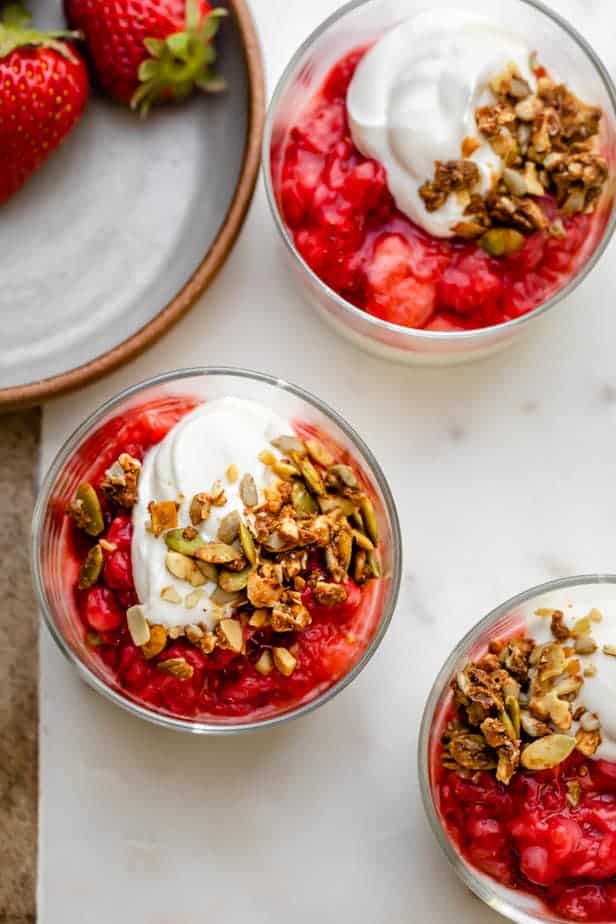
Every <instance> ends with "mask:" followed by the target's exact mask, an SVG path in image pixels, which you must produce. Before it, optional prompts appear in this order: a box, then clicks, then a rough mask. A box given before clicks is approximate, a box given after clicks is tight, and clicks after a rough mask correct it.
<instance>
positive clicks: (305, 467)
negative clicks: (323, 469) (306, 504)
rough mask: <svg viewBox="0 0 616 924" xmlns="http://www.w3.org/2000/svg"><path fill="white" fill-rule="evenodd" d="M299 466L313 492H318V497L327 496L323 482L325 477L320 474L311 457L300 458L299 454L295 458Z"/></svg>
mask: <svg viewBox="0 0 616 924" xmlns="http://www.w3.org/2000/svg"><path fill="white" fill-rule="evenodd" d="M295 461H296V462H297V465H298V467H299V470H300V472H301V473H302V477H303V479H304V481H305V482H306V484H307V485H308V487H309V488H310V490H311V491H312V493H313V494H316V495H317V497H324V496H325V493H326V492H325V485H324V484H323V479H322V478H321V476H320V475H319V473H318V471H317V470H316V468H315V467H314V465H313V464H312V462H311V461H310V459H306V458H300V457H299V456H298V457H297V458H296V459H295Z"/></svg>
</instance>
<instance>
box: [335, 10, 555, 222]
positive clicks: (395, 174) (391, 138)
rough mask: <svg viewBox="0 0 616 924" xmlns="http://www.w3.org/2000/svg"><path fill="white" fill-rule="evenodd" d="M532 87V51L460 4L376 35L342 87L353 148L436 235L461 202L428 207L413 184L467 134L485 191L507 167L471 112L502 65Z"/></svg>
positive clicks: (489, 95)
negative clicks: (348, 82)
mask: <svg viewBox="0 0 616 924" xmlns="http://www.w3.org/2000/svg"><path fill="white" fill-rule="evenodd" d="M510 63H513V64H515V65H516V67H517V69H518V71H519V73H520V75H521V76H522V77H523V78H524V79H525V80H526V81H527V82H528V83H529V84H530V86H531V88H532V89H533V90H534V89H535V88H536V85H537V81H536V79H535V76H534V74H533V72H532V70H531V67H530V50H529V49H528V48H526V47H525V46H524V44H522V43H520V42H518V41H516V40H515V39H514V38H512V37H511V35H510V33H509V32H507V31H506V30H505V29H504V28H503V27H501V26H499V25H496V24H493V23H490V22H489V21H487V20H482V19H478V18H476V17H474V16H473V15H472V14H470V13H466V12H464V11H460V10H455V9H452V10H449V9H439V10H433V11H428V10H427V11H425V12H423V13H420V14H419V15H418V16H415V17H414V18H411V19H407V20H405V21H404V22H402V23H401V24H400V25H398V26H396V27H395V28H394V29H392V30H391V31H389V32H387V33H386V34H385V35H384V36H383V38H382V39H380V40H379V41H378V42H377V43H376V44H375V45H374V46H373V47H372V48H371V49H370V51H368V52H367V54H366V55H364V57H363V58H362V60H361V61H360V63H359V66H358V68H357V70H356V71H355V75H354V77H353V80H352V81H351V85H350V87H349V91H348V95H347V109H348V115H349V124H350V127H351V134H352V137H353V142H354V144H355V146H356V147H357V148H358V149H359V150H360V151H361V152H362V154H364V155H365V156H366V157H371V158H373V159H374V160H378V161H379V162H380V163H381V164H382V165H383V166H384V167H385V170H386V172H387V184H388V187H389V190H390V192H391V194H392V196H393V197H394V199H395V201H396V205H397V206H398V208H399V209H400V211H402V212H404V213H405V214H406V215H408V217H409V218H410V219H411V220H412V221H414V222H415V223H416V224H417V225H420V227H422V228H424V229H425V230H426V231H428V232H429V233H430V234H432V235H434V236H435V237H451V236H452V235H453V231H452V227H453V226H454V225H455V224H456V223H457V222H458V221H461V220H462V219H463V212H464V207H463V205H461V204H460V202H459V201H458V200H457V198H456V196H455V195H454V194H452V195H450V196H449V197H448V199H447V202H446V203H445V204H444V205H443V207H442V208H439V209H437V210H436V211H434V212H428V210H427V209H426V207H425V205H424V202H423V199H422V198H421V196H420V195H419V188H420V187H421V186H422V185H423V183H425V181H426V180H431V179H432V178H433V176H434V164H435V161H437V160H440V161H447V160H459V159H460V158H461V156H462V153H461V146H462V141H463V140H464V139H465V138H474V139H476V140H477V141H478V142H479V147H478V148H477V150H476V151H475V152H474V154H472V156H471V157H470V158H469V160H472V161H474V162H475V163H476V164H477V167H478V168H479V173H480V181H479V183H478V184H477V186H476V188H475V189H474V190H473V192H478V193H481V194H485V193H487V192H488V191H489V190H490V188H491V186H492V184H493V182H494V179H495V178H498V177H500V176H501V174H502V172H503V168H504V163H503V161H502V159H501V158H500V157H499V156H498V155H497V154H496V153H495V152H494V151H493V150H492V148H491V147H490V145H489V144H488V142H487V141H486V140H485V139H484V138H483V137H482V136H481V135H480V134H479V131H478V129H477V125H476V122H475V110H476V109H477V108H478V107H479V106H486V105H491V104H492V103H494V102H495V101H496V97H495V95H494V93H493V92H492V90H491V89H490V87H489V82H490V80H492V79H493V78H494V77H495V76H497V75H498V74H500V73H502V72H503V71H504V70H505V69H506V67H507V65H508V64H510Z"/></svg>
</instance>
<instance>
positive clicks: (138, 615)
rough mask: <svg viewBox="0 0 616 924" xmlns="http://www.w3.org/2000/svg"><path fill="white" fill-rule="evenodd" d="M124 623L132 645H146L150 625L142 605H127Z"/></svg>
mask: <svg viewBox="0 0 616 924" xmlns="http://www.w3.org/2000/svg"><path fill="white" fill-rule="evenodd" d="M126 624H127V626H128V631H129V632H130V637H131V638H132V640H133V645H139V646H141V645H147V643H148V642H149V641H150V627H149V625H148V621H147V619H146V618H145V613H144V611H143V607H142V606H139V605H137V606H129V608H128V609H127V610H126Z"/></svg>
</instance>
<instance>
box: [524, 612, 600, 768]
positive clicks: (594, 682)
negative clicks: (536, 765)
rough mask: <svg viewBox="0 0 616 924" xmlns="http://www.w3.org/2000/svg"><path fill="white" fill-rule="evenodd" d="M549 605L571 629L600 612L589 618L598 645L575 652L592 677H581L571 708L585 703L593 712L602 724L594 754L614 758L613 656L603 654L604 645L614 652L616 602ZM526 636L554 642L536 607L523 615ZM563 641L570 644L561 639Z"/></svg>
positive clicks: (575, 723) (548, 623)
mask: <svg viewBox="0 0 616 924" xmlns="http://www.w3.org/2000/svg"><path fill="white" fill-rule="evenodd" d="M549 605H550V606H556V607H557V608H558V609H560V610H562V612H563V614H564V621H565V625H566V626H567V627H568V628H569V629H571V628H572V627H573V626H574V625H575V623H576V622H577V621H578V620H580V619H584V618H586V617H588V615H589V612H591V611H592V612H593V614H594V615H595V618H598V617H599V615H600V617H601V620H600V621H599V622H597V621H595V620H594V619H589V621H590V626H591V635H592V638H593V640H594V642H595V643H596V645H597V650H596V651H595V652H593V653H592V654H590V655H579V654H577V653H576V654H575V655H574V657H575V658H577V659H579V661H580V663H581V666H582V669H583V670H586V669H587V668H588V667H589V666H590V665H592V668H591V672H592V671H596V672H595V673H594V674H592V676H587V675H585V676H584V683H583V685H582V687H581V689H580V690H579V691H578V693H577V694H576V697H575V700H574V703H573V709H572V711H573V712H574V713H575V711H576V708H577V707H578V706H584V707H585V708H586V709H587V710H588V711H589V712H593V713H595V715H596V716H597V717H598V718H599V721H600V723H601V744H600V745H599V748H598V750H597V751H596V752H595V754H594V757H595V758H599V759H603V760H610V761H616V657H615V656H614V655H610V654H606V653H605V652H604V650H603V649H604V646H606V645H607V646H608V648H611V649H612V650H614V651H616V602H614V601H610V600H601V599H598V600H593V601H592V604H591V605H588V604H587V603H586V602H584V604H580V603H576V604H567V603H564V605H563V603H562V602H560V601H559V602H558V603H556V604H554V603H553V601H550V604H549ZM526 627H527V635H528V636H529V638H532V639H534V640H535V641H536V642H537V643H538V644H542V645H543V644H546V643H548V642H554V637H553V635H552V633H551V631H550V619H549V618H546V617H545V616H541V615H538V614H537V612H536V611H535V610H533V612H531V613H529V614H528V615H527V617H526ZM563 644H565V645H567V644H573V643H569V642H564V643H563ZM578 727H579V725H578V723H577V722H574V723H573V726H572V728H571V729H570V731H569V732H568V734H573V735H574V734H575V733H576V731H577V729H578Z"/></svg>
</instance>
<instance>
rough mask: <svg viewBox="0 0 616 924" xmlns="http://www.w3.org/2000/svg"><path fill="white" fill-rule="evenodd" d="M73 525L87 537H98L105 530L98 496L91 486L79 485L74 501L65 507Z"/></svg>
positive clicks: (86, 484)
mask: <svg viewBox="0 0 616 924" xmlns="http://www.w3.org/2000/svg"><path fill="white" fill-rule="evenodd" d="M67 513H69V514H70V515H71V516H72V518H73V520H74V521H75V524H76V525H77V526H78V527H79V529H83V530H84V532H86V533H87V534H88V535H89V536H98V535H100V533H102V532H103V530H104V528H105V521H104V520H103V511H102V510H101V504H100V501H99V499H98V495H97V493H96V491H95V490H94V488H93V487H92V485H91V484H88V483H84V484H80V485H79V487H78V488H77V493H76V495H75V499H74V500H73V501H71V503H70V504H69V505H68V507H67Z"/></svg>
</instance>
